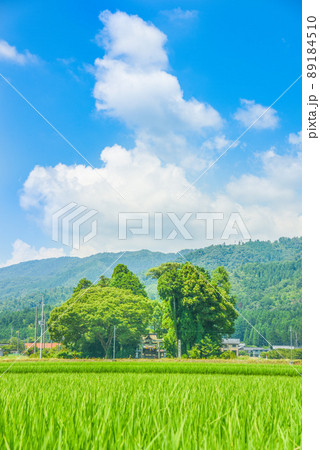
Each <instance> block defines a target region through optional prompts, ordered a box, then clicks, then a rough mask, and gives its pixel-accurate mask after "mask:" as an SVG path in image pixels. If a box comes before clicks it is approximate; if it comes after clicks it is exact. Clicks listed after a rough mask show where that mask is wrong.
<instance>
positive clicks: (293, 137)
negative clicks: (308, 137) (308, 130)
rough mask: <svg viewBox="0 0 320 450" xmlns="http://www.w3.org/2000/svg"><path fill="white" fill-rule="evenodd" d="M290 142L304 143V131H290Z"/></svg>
mask: <svg viewBox="0 0 320 450" xmlns="http://www.w3.org/2000/svg"><path fill="white" fill-rule="evenodd" d="M288 141H289V144H293V145H301V143H302V131H299V132H298V133H290V134H289V138H288Z"/></svg>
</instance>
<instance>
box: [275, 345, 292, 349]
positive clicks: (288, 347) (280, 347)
mask: <svg viewBox="0 0 320 450" xmlns="http://www.w3.org/2000/svg"><path fill="white" fill-rule="evenodd" d="M295 348H296V347H293V346H292V347H291V346H290V345H273V346H272V349H273V350H291V349H292V350H294V349H295Z"/></svg>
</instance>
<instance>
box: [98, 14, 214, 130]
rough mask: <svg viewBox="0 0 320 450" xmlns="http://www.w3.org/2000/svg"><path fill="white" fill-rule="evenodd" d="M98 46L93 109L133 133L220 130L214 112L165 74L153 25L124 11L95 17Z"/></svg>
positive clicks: (159, 39) (163, 57)
mask: <svg viewBox="0 0 320 450" xmlns="http://www.w3.org/2000/svg"><path fill="white" fill-rule="evenodd" d="M100 19H101V21H102V23H103V25H104V28H103V30H102V32H101V33H100V35H99V42H100V44H101V45H102V46H103V47H104V49H105V51H106V54H105V56H104V57H103V58H98V59H96V61H95V77H96V84H95V87H94V97H95V99H96V107H97V109H98V110H100V111H104V112H105V113H106V114H107V115H109V116H111V117H115V118H117V119H120V120H121V121H124V122H125V123H126V125H127V126H129V127H130V128H133V129H134V130H135V131H136V132H137V133H141V132H145V133H152V134H153V135H154V134H162V133H170V132H171V133H172V132H175V133H179V132H189V131H193V132H199V131H201V130H203V129H205V128H217V127H219V126H221V124H222V119H221V117H220V115H219V113H218V112H217V111H216V110H215V109H214V108H213V107H212V106H210V105H208V104H205V103H201V102H199V101H197V100H196V99H194V98H191V99H189V100H186V99H184V97H183V91H182V89H181V86H180V84H179V81H178V79H177V77H175V76H174V75H172V74H171V73H169V72H168V56H167V53H166V50H165V47H164V46H165V43H166V40H167V38H166V36H165V34H163V33H162V32H161V31H160V30H159V29H158V28H156V27H155V26H154V25H153V24H151V23H147V22H145V21H143V20H142V19H141V18H140V17H138V16H129V15H128V14H126V13H124V12H116V13H114V14H112V13H111V12H109V11H104V12H103V13H101V15H100Z"/></svg>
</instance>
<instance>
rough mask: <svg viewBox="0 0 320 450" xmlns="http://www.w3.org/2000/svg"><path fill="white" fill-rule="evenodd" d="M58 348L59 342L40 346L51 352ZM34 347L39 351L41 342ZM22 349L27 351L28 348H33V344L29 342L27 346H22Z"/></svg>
mask: <svg viewBox="0 0 320 450" xmlns="http://www.w3.org/2000/svg"><path fill="white" fill-rule="evenodd" d="M60 346H61V343H60V342H46V343H43V344H42V348H43V349H46V350H51V349H53V348H57V350H59V348H60ZM36 347H37V348H39V349H40V347H41V342H37V343H36ZM24 348H25V349H26V350H28V349H29V348H34V342H29V343H28V344H24Z"/></svg>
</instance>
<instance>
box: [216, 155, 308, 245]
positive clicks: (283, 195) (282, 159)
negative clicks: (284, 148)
mask: <svg viewBox="0 0 320 450" xmlns="http://www.w3.org/2000/svg"><path fill="white" fill-rule="evenodd" d="M257 156H258V158H259V159H260V160H261V162H262V175H261V176H257V175H252V174H243V175H242V176H240V177H239V178H237V179H234V180H232V181H231V182H229V183H228V184H227V186H226V191H225V194H223V195H221V196H219V197H218V204H219V203H220V204H227V203H230V201H231V202H232V203H233V205H234V206H233V207H234V208H235V209H237V210H239V211H242V217H243V219H244V221H245V224H246V225H247V227H248V229H249V230H250V232H251V234H252V237H253V238H254V239H277V238H279V237H281V236H289V237H293V236H300V235H301V154H300V153H298V154H296V155H291V154H285V155H279V154H277V153H276V152H275V150H274V149H271V150H269V151H267V152H264V153H261V154H259V155H257ZM218 204H217V203H216V204H215V207H216V208H217V207H218Z"/></svg>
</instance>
